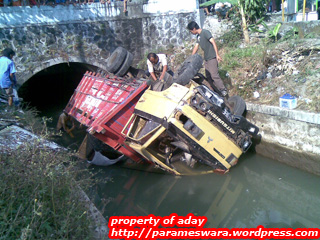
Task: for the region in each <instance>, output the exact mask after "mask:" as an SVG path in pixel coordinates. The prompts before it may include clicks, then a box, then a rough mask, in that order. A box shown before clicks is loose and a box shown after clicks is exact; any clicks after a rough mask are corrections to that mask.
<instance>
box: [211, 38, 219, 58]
mask: <svg viewBox="0 0 320 240" xmlns="http://www.w3.org/2000/svg"><path fill="white" fill-rule="evenodd" d="M209 41H210V42H211V44H212V46H213V48H214V50H215V51H216V57H217V60H218V62H220V61H222V58H221V57H220V55H219V53H218V47H217V44H216V42H215V41H214V39H213V38H210V40H209Z"/></svg>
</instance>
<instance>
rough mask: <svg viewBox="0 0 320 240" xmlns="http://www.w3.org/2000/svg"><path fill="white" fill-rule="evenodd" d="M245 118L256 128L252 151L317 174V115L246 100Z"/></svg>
mask: <svg viewBox="0 0 320 240" xmlns="http://www.w3.org/2000/svg"><path fill="white" fill-rule="evenodd" d="M247 110H248V112H247V116H246V117H247V119H248V120H249V121H251V122H252V123H254V124H255V125H257V126H258V127H259V128H260V134H261V136H262V138H261V142H260V143H258V144H256V146H255V149H256V152H257V153H258V154H260V155H263V156H266V157H268V158H271V159H274V160H277V161H280V162H283V163H286V164H288V165H291V166H293V167H297V168H300V169H302V170H305V171H308V172H310V173H313V174H316V175H320V114H319V113H311V112H305V111H300V110H289V109H284V108H280V107H275V106H266V105H258V104H252V103H247Z"/></svg>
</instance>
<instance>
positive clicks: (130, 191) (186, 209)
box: [88, 153, 320, 228]
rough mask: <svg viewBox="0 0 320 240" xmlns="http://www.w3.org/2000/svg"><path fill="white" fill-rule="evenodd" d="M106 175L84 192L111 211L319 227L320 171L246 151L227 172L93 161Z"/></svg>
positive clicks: (219, 223)
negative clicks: (178, 171) (189, 172)
mask: <svg viewBox="0 0 320 240" xmlns="http://www.w3.org/2000/svg"><path fill="white" fill-rule="evenodd" d="M91 171H93V172H96V173H97V175H96V178H97V179H100V180H107V181H106V182H105V183H100V184H97V185H95V186H92V189H91V191H90V192H89V193H88V194H89V197H90V198H91V199H92V200H93V202H94V203H95V204H96V206H97V208H98V209H99V210H100V211H101V212H102V213H103V215H104V217H106V218H107V219H108V217H111V216H147V215H149V214H154V215H155V216H168V215H170V214H171V213H177V214H178V215H179V216H185V215H187V214H188V213H193V214H194V215H197V216H206V217H207V218H208V221H207V223H206V225H205V227H219V228H221V227H228V228H235V227H239V228H244V227H252V228H254V227H257V226H258V225H263V226H264V227H268V228H271V227H276V228H282V227H283V228H304V227H317V228H319V227H320V177H319V176H316V175H312V174H309V173H306V172H303V171H301V170H299V169H295V168H292V167H290V166H286V165H283V164H281V163H278V162H275V161H273V160H270V159H266V158H264V157H261V156H259V155H256V154H254V153H247V154H245V155H243V157H242V158H241V159H240V161H239V163H238V165H236V166H235V167H234V168H232V169H231V171H230V172H229V173H227V174H225V175H219V174H209V175H199V176H183V177H176V176H172V175H166V174H157V173H150V172H144V171H137V170H132V169H126V168H123V167H121V166H119V165H114V166H109V167H104V168H102V167H92V168H91Z"/></svg>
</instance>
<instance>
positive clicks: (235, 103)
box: [228, 96, 246, 116]
mask: <svg viewBox="0 0 320 240" xmlns="http://www.w3.org/2000/svg"><path fill="white" fill-rule="evenodd" d="M228 104H229V106H230V107H231V109H230V110H231V113H232V114H234V115H238V116H242V115H243V113H244V111H245V110H246V103H245V101H244V100H243V99H242V98H241V97H240V96H232V97H230V98H229V99H228Z"/></svg>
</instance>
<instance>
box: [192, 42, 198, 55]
mask: <svg viewBox="0 0 320 240" xmlns="http://www.w3.org/2000/svg"><path fill="white" fill-rule="evenodd" d="M198 49H199V43H196V45H194V48H193V50H192V55H194V54H196V53H197V51H198Z"/></svg>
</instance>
